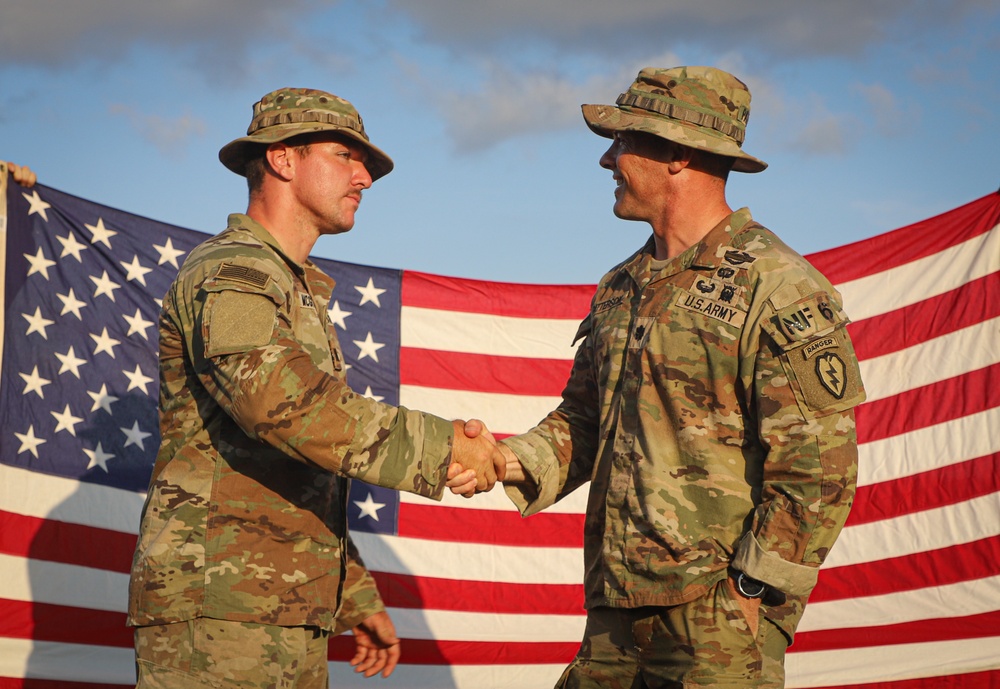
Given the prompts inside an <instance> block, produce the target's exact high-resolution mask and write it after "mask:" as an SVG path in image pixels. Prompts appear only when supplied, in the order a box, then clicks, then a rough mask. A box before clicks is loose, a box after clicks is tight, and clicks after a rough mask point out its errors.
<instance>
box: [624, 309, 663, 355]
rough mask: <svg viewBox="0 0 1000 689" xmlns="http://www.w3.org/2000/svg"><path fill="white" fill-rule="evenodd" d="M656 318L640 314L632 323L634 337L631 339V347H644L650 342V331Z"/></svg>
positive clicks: (629, 344) (629, 346)
mask: <svg viewBox="0 0 1000 689" xmlns="http://www.w3.org/2000/svg"><path fill="white" fill-rule="evenodd" d="M654 323H656V319H655V318H653V317H651V316H638V317H636V319H635V321H634V323H633V324H632V337H631V339H629V343H628V348H629V349H642V348H643V347H645V346H646V343H647V342H649V332H650V331H651V330H652V329H653V324H654Z"/></svg>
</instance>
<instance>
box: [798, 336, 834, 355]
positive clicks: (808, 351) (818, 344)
mask: <svg viewBox="0 0 1000 689" xmlns="http://www.w3.org/2000/svg"><path fill="white" fill-rule="evenodd" d="M838 345H839V342H838V341H837V340H836V339H835V338H832V337H824V338H822V339H820V340H816V341H815V342H810V343H809V344H807V345H806V346H805V347H803V348H802V356H803V357H805V358H806V359H809V358H811V357H812V356H813V355H814V354H816V353H817V352H822V351H823V350H824V349H830V348H831V347H836V346H838Z"/></svg>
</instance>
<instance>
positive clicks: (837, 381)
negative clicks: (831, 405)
mask: <svg viewBox="0 0 1000 689" xmlns="http://www.w3.org/2000/svg"><path fill="white" fill-rule="evenodd" d="M816 377H817V378H818V379H819V382H820V385H822V386H823V387H824V388H826V389H827V391H828V392H829V393H830V394H831V395H833V396H834V397H836V398H837V399H838V400H839V399H843V398H844V390H845V389H846V388H847V367H846V366H845V365H844V360H843V359H841V358H840V357H839V356H837V355H836V354H835V353H833V352H827V353H826V354H821V355H819V356H818V357H816Z"/></svg>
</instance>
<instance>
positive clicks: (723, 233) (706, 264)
mask: <svg viewBox="0 0 1000 689" xmlns="http://www.w3.org/2000/svg"><path fill="white" fill-rule="evenodd" d="M752 220H753V217H751V215H750V209H749V208H746V207H743V208H740V209H739V210H738V211H734V212H733V213H732V214H730V215H729V217H727V218H726V219H725V220H723V221H722V222H720V223H719V224H718V225H716V226H715V227H713V228H712V229H711V230H710V231H709V232H708V234H706V235H705V236H704V237H702V239H701V241H700V242H698V243H697V244H695V245H694V246H692V247H691V249H689V251H692V256H691V259H690V262H689V263H688V264H687V266H685V267H698V268H717V267H718V266H719V265H721V262H722V257H723V256H724V255H725V251H724V250H725V249H729V248H732V246H733V239H734V238H735V237H736V236H737V235H738V234H740V232H742V231H743V228H744V227H746V226H747V225H748V224H749V223H750V222H751V221H752Z"/></svg>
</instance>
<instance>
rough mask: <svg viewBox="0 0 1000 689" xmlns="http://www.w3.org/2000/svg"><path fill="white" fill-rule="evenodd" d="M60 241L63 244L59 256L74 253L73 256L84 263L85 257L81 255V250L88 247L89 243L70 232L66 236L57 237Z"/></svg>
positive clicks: (63, 256) (64, 256) (62, 256)
mask: <svg viewBox="0 0 1000 689" xmlns="http://www.w3.org/2000/svg"><path fill="white" fill-rule="evenodd" d="M56 239H58V240H59V243H60V244H62V245H63V250H62V253H61V254H59V258H66V257H67V256H70V255H72V256H73V258H75V259H76V260H77V262H79V263H83V258H82V257H81V256H80V252H81V251H83V250H84V249H86V248H87V245H86V244H84V243H83V242H81V241H80V240H78V239H77V238H76V235H75V234H73V233H72V232H70V233H69V234H67V235H66V236H65V237H58V236H57V237H56Z"/></svg>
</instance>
